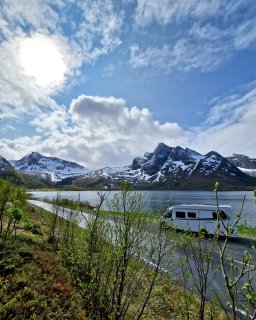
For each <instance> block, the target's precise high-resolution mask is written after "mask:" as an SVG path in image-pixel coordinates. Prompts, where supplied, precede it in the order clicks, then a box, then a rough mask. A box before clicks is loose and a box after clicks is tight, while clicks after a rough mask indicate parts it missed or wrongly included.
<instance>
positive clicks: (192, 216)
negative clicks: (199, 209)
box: [188, 212, 196, 218]
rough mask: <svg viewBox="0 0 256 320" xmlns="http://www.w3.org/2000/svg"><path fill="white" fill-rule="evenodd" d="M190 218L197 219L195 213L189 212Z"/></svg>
mask: <svg viewBox="0 0 256 320" xmlns="http://www.w3.org/2000/svg"><path fill="white" fill-rule="evenodd" d="M188 218H196V213H195V212H188Z"/></svg>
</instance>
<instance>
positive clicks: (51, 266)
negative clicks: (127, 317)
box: [0, 206, 86, 320]
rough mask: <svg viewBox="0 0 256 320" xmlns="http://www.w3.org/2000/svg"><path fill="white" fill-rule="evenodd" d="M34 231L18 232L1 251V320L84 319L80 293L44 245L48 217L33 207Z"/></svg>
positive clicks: (30, 209) (28, 211)
mask: <svg viewBox="0 0 256 320" xmlns="http://www.w3.org/2000/svg"><path fill="white" fill-rule="evenodd" d="M26 215H27V217H28V218H29V219H30V221H31V223H32V226H33V227H34V228H32V229H31V231H25V230H24V229H23V228H22V225H21V226H20V228H19V229H18V232H17V239H16V240H15V239H14V238H10V239H9V240H8V241H7V242H6V244H5V246H4V248H3V249H1V251H0V319H2V320H5V319H6V320H7V319H12V320H16V319H17V320H20V319H37V320H38V319H39V320H40V319H59V320H61V319H70V320H71V319H86V316H85V312H84V310H83V308H82V307H81V306H82V301H81V297H80V295H79V293H78V292H77V291H76V290H75V289H74V288H73V287H72V285H71V282H70V279H69V277H68V273H67V271H66V270H65V269H64V268H62V267H61V265H60V263H59V261H58V256H57V254H56V252H54V250H53V247H52V245H51V244H49V243H48V242H47V237H48V219H49V218H50V216H49V215H50V214H49V213H46V212H44V211H43V210H40V209H35V207H33V206H27V207H26Z"/></svg>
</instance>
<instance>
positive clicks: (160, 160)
mask: <svg viewBox="0 0 256 320" xmlns="http://www.w3.org/2000/svg"><path fill="white" fill-rule="evenodd" d="M124 180H129V181H131V183H132V184H133V185H134V186H138V187H142V188H152V189H153V188H156V189H171V188H176V189H203V188H212V187H213V184H214V182H215V181H219V182H220V183H221V186H222V187H223V188H225V189H248V188H252V187H254V186H256V179H255V178H253V177H250V176H248V175H246V174H245V173H243V172H242V171H241V170H239V169H238V168H237V167H236V166H235V165H234V164H233V163H232V162H230V161H229V160H228V159H226V158H224V157H222V156H221V155H220V154H218V153H217V152H214V151H212V152H209V153H208V154H206V155H201V154H200V153H198V152H196V151H194V150H191V149H188V148H186V149H183V148H181V147H169V146H167V145H165V144H163V143H160V144H159V145H158V146H157V147H156V149H155V150H154V152H152V153H145V155H144V157H137V158H135V159H134V160H133V163H132V164H131V165H130V166H125V167H118V168H111V167H107V168H103V169H100V170H96V171H93V172H90V173H88V174H86V175H84V176H83V177H79V178H76V179H74V180H73V181H72V184H73V185H76V186H84V187H90V188H105V189H106V188H119V187H120V185H121V183H122V181H124ZM69 183H70V181H69Z"/></svg>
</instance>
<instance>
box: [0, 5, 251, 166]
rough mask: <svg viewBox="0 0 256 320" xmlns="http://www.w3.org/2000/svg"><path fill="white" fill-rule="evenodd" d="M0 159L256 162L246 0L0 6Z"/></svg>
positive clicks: (102, 163) (92, 163)
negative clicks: (191, 154) (178, 151)
mask: <svg viewBox="0 0 256 320" xmlns="http://www.w3.org/2000/svg"><path fill="white" fill-rule="evenodd" d="M0 110H1V112H2V113H1V114H0V117H1V118H2V119H1V121H0V155H2V156H3V157H5V158H6V159H9V160H13V159H20V158H21V157H23V156H25V155H27V154H29V153H31V152H33V151H36V152H40V153H42V154H44V155H46V156H56V157H60V158H63V159H66V160H70V161H75V162H78V163H80V164H82V165H84V166H86V167H88V168H91V169H96V168H101V167H105V166H122V165H127V164H131V162H132V160H133V158H134V157H137V156H143V154H144V153H145V152H152V151H153V150H154V149H155V147H156V146H157V144H158V143H160V142H163V143H165V144H167V145H169V146H172V147H175V146H178V145H179V146H181V147H183V148H186V147H188V148H190V149H194V150H196V151H198V152H200V153H202V154H206V153H208V152H209V151H211V150H214V151H217V152H219V153H220V154H222V155H223V156H230V155H232V154H233V153H240V154H245V155H247V156H250V157H256V1H255V0H179V1H177V0H116V1H114V0H55V1H51V0H30V1H27V0H11V1H10V0H0Z"/></svg>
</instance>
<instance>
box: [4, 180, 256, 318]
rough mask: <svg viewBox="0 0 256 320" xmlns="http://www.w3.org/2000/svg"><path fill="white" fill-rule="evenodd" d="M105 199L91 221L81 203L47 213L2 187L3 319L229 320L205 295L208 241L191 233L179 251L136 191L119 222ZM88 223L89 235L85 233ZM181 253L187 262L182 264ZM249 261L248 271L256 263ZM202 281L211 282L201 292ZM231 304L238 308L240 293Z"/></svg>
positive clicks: (117, 201) (121, 203)
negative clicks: (104, 210) (104, 212)
mask: <svg viewBox="0 0 256 320" xmlns="http://www.w3.org/2000/svg"><path fill="white" fill-rule="evenodd" d="M105 200H106V194H102V193H99V206H98V208H97V209H94V210H93V211H92V214H91V215H90V216H86V215H85V214H83V213H82V212H77V211H76V210H77V209H79V206H81V207H82V205H83V204H82V203H79V202H78V203H69V204H68V206H69V208H70V211H69V213H67V212H66V211H65V210H64V209H61V207H59V206H57V205H56V204H53V206H52V213H47V212H45V211H43V210H41V209H38V208H37V207H34V206H32V205H28V204H27V203H26V194H25V190H23V189H21V188H19V187H15V186H14V185H12V184H11V183H10V182H6V181H0V222H1V224H0V226H1V229H0V241H1V242H0V246H1V249H0V319H102V320H103V319H113V320H118V319H120V320H121V319H138V320H139V319H228V318H229V314H228V313H227V311H224V310H223V309H222V307H221V306H220V305H219V304H218V303H217V301H215V302H214V301H212V302H210V301H208V299H207V297H206V294H205V293H206V288H207V287H208V286H210V284H211V283H210V279H209V278H207V274H208V272H209V270H210V267H211V259H212V251H211V249H210V248H209V247H207V246H205V241H204V239H203V237H201V236H200V237H199V238H198V239H196V238H195V237H194V236H193V235H190V234H187V235H185V234H184V235H183V236H182V237H180V239H181V240H180V241H179V243H176V244H174V243H173V242H172V241H171V234H172V233H171V232H170V233H164V230H163V229H159V230H158V231H156V232H154V233H152V232H150V230H151V229H150V230H149V229H148V228H147V226H148V220H147V219H146V217H145V215H143V214H141V207H142V204H143V202H142V201H143V199H142V198H141V194H140V193H139V192H136V193H130V186H129V185H128V184H125V185H124V186H123V189H122V192H121V194H120V195H117V196H116V197H115V198H114V200H113V202H112V204H111V205H112V210H113V220H112V222H110V221H109V220H108V219H106V217H105V216H101V205H102V203H103V202H104V201H105ZM56 203H60V199H56ZM114 212H119V214H118V215H117V218H116V219H115V218H114ZM64 217H65V218H66V219H64ZM82 221H86V223H87V224H86V227H85V228H84V229H81V228H80V227H79V226H78V222H82ZM231 231H232V230H231ZM168 234H169V236H168ZM145 239H146V241H145ZM216 241H217V240H216ZM213 244H217V242H215V240H213ZM177 250H180V251H182V252H183V257H184V259H183V258H182V256H180V258H179V260H178V261H177V259H176V260H175V259H174V257H175V256H176V252H177ZM187 250H189V251H187ZM191 255H192V256H193V259H195V261H198V262H200V263H199V265H200V266H201V267H200V268H199V269H196V270H195V272H196V274H193V272H191V270H190V269H189V268H188V267H186V263H187V261H188V260H187V259H188V256H191ZM142 257H143V259H142ZM245 258H246V259H247V260H246V259H245V260H244V261H245V262H244V263H245V268H246V267H247V266H248V263H250V264H252V260H251V258H249V255H248V254H247V255H245ZM167 261H168V264H169V267H168V268H169V270H173V271H175V270H177V267H178V268H179V269H180V270H181V274H182V277H183V284H182V283H181V282H180V281H177V279H175V278H173V277H172V272H170V273H168V274H167V273H166V272H163V270H162V269H161V265H162V264H166V262H167ZM175 261H176V262H178V263H179V266H177V265H176V264H175V263H174V262H175ZM245 274H246V280H245V282H244V283H245V284H247V287H245V289H243V290H244V292H245V295H246V294H247V293H250V297H249V298H248V299H247V300H248V301H249V303H250V304H251V305H252V306H253V305H254V303H255V302H256V297H255V295H254V293H253V292H254V291H253V290H254V289H253V287H252V284H251V283H250V281H248V279H250V277H249V276H250V273H248V272H246V273H245ZM198 276H199V278H200V279H201V280H203V281H202V282H200V283H201V285H200V284H199V286H198V284H197V286H196V282H195V286H194V285H193V283H194V281H195V279H196V278H197V277H198ZM240 280H241V279H240ZM230 281H231V280H230ZM188 283H191V285H190V286H188ZM227 284H230V282H228V283H227ZM232 290H233V289H232V288H231V291H232ZM196 292H197V294H196ZM251 292H252V293H251ZM232 294H233V295H232ZM231 297H232V298H234V300H233V303H234V305H235V306H236V303H237V300H236V298H235V292H234V291H232V292H231ZM230 312H231V310H230ZM235 313H236V311H235ZM234 319H238V318H236V317H234Z"/></svg>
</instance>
